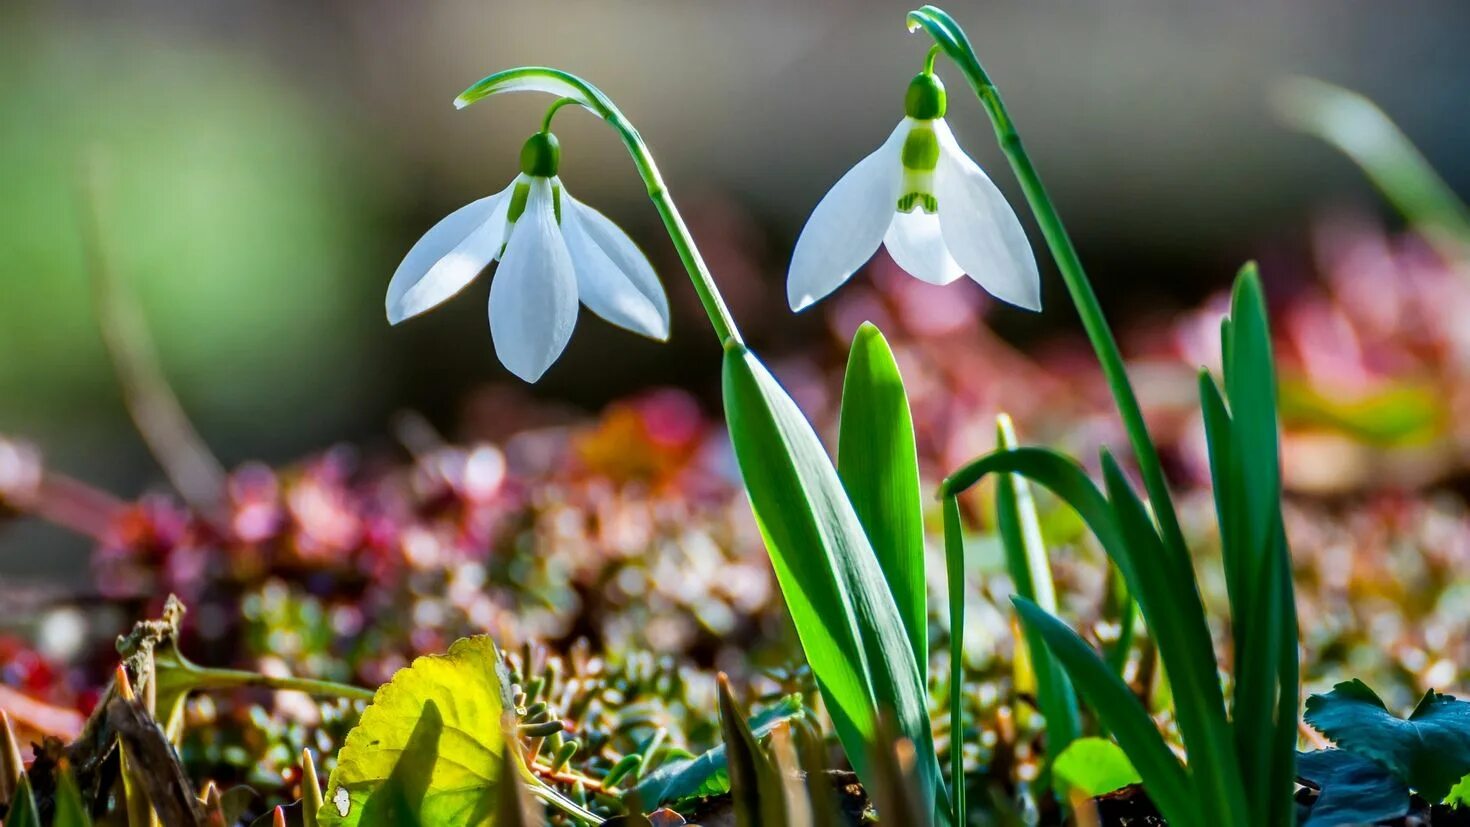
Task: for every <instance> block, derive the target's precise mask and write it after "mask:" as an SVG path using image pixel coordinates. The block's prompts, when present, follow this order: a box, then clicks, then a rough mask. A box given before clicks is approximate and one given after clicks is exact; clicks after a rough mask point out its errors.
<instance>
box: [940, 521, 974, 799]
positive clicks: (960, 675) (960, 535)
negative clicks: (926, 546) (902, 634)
mask: <svg viewBox="0 0 1470 827" xmlns="http://www.w3.org/2000/svg"><path fill="white" fill-rule="evenodd" d="M944 569H945V573H946V575H947V577H946V578H945V583H946V588H947V589H948V590H949V760H950V770H949V809H950V814H951V815H952V816H953V817H954V823H955V824H967V823H968V822H967V821H966V813H965V750H964V740H963V738H964V732H965V705H964V700H965V684H964V681H965V537H964V526H963V525H962V524H961V523H960V503H959V500H958V499H956V498H955V497H953V496H947V497H945V498H944Z"/></svg>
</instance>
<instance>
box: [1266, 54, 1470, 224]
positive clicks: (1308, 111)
mask: <svg viewBox="0 0 1470 827" xmlns="http://www.w3.org/2000/svg"><path fill="white" fill-rule="evenodd" d="M1273 101H1274V102H1275V104H1276V111H1277V116H1278V117H1279V118H1280V119H1281V120H1282V122H1283V123H1285V124H1286V125H1287V126H1291V127H1294V128H1296V129H1299V130H1301V131H1302V132H1305V133H1307V134H1309V135H1315V136H1317V137H1318V138H1321V139H1322V140H1324V141H1326V142H1327V143H1328V144H1330V145H1331V146H1333V147H1336V148H1337V149H1338V150H1339V151H1340V152H1342V153H1343V154H1344V155H1347V156H1348V157H1349V158H1351V159H1352V160H1353V162H1354V163H1356V164H1357V165H1358V166H1359V167H1361V168H1362V170H1363V172H1364V173H1366V174H1367V175H1368V178H1369V179H1370V180H1371V181H1372V182H1373V185H1374V186H1376V187H1377V188H1378V190H1379V192H1381V193H1383V195H1384V197H1385V198H1387V199H1388V200H1389V202H1390V203H1392V204H1393V205H1394V207H1395V208H1397V209H1398V211H1399V212H1400V213H1402V214H1403V216H1404V217H1405V218H1407V219H1408V220H1409V221H1410V222H1412V223H1414V224H1417V225H1420V226H1421V227H1422V228H1423V229H1427V230H1429V231H1430V232H1431V233H1432V234H1433V235H1435V236H1437V237H1447V238H1449V239H1455V240H1458V241H1459V242H1461V243H1470V209H1467V208H1466V206H1465V202H1463V201H1461V200H1460V198H1459V197H1458V196H1457V195H1455V191H1454V190H1453V189H1451V188H1450V186H1449V185H1448V184H1446V183H1445V181H1444V179H1443V178H1441V177H1440V176H1439V174H1438V173H1437V172H1435V171H1434V167H1432V166H1430V165H1429V162H1428V161H1427V160H1425V158H1424V156H1423V155H1422V154H1420V152H1419V150H1418V149H1416V148H1415V147H1414V144H1413V143H1412V142H1411V141H1410V140H1409V138H1408V136H1406V135H1405V134H1404V133H1403V131H1402V130H1400V129H1399V128H1398V126H1396V125H1395V124H1394V122H1393V121H1392V120H1390V119H1389V117H1388V115H1386V114H1384V112H1383V110H1382V109H1379V108H1378V106H1377V105H1375V104H1374V103H1373V102H1372V101H1371V100H1369V99H1367V98H1365V97H1363V96H1362V95H1360V94H1358V93H1356V92H1353V91H1350V90H1347V89H1344V88H1342V87H1340V86H1334V85H1333V84H1330V83H1324V82H1323V81H1320V80H1314V79H1312V78H1291V79H1290V80H1288V81H1286V82H1285V83H1283V84H1282V85H1281V87H1280V88H1279V89H1277V90H1276V94H1275V95H1274V96H1273Z"/></svg>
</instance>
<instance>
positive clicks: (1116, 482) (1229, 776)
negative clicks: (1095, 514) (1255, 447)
mask: <svg viewBox="0 0 1470 827" xmlns="http://www.w3.org/2000/svg"><path fill="white" fill-rule="evenodd" d="M1103 477H1104V479H1105V481H1106V484H1107V490H1108V498H1109V500H1110V501H1111V503H1112V505H1113V508H1114V509H1115V512H1116V514H1117V519H1118V524H1119V527H1120V529H1121V531H1122V533H1123V537H1124V540H1123V543H1124V546H1125V548H1126V549H1127V552H1126V554H1127V555H1129V556H1130V558H1131V563H1130V566H1129V567H1123V571H1124V574H1125V575H1126V574H1128V571H1129V568H1131V569H1132V571H1133V577H1132V578H1130V581H1129V584H1128V585H1129V588H1130V589H1131V590H1132V591H1133V593H1134V594H1135V595H1136V596H1137V599H1138V602H1139V606H1140V607H1141V608H1142V610H1143V617H1144V621H1145V622H1146V623H1147V624H1148V628H1149V631H1150V633H1151V634H1152V635H1153V636H1154V639H1155V640H1156V641H1157V642H1158V646H1159V657H1160V659H1161V660H1162V661H1163V663H1164V666H1165V668H1166V669H1167V670H1168V675H1169V681H1170V685H1171V687H1172V688H1173V693H1174V710H1175V714H1176V716H1177V718H1178V720H1179V731H1180V734H1181V735H1182V736H1183V737H1184V743H1185V745H1186V747H1187V748H1188V750H1189V761H1190V768H1191V773H1190V774H1191V777H1192V778H1193V779H1194V780H1195V781H1196V786H1197V790H1198V792H1199V794H1200V796H1201V797H1202V799H1203V800H1204V802H1205V804H1206V805H1207V806H1209V807H1211V809H1212V812H1214V813H1215V815H1216V821H1217V823H1219V824H1237V825H1239V824H1247V823H1250V822H1248V821H1247V820H1246V813H1245V811H1244V806H1245V800H1246V799H1245V792H1244V789H1243V787H1242V784H1241V779H1240V767H1239V764H1238V763H1237V761H1236V756H1235V746H1234V743H1233V742H1232V740H1231V735H1230V728H1229V725H1228V722H1227V720H1226V717H1225V696H1224V692H1223V690H1222V689H1221V688H1220V680H1219V671H1218V667H1217V666H1216V663H1215V650H1214V646H1213V643H1212V641H1211V639H1210V629H1209V624H1208V623H1207V622H1206V619H1205V610H1204V603H1203V602H1202V601H1201V600H1200V596H1199V587H1198V585H1197V584H1196V581H1195V577H1194V567H1193V566H1192V564H1191V563H1190V561H1189V558H1188V557H1183V556H1181V555H1178V554H1176V553H1174V551H1173V550H1172V549H1170V548H1168V547H1167V546H1166V545H1165V544H1164V541H1163V540H1162V539H1160V537H1159V535H1158V534H1156V533H1155V531H1154V526H1153V522H1152V521H1151V520H1150V519H1149V515H1148V510H1147V509H1146V508H1145V507H1144V505H1143V501H1142V500H1140V499H1139V498H1138V495H1137V493H1135V492H1134V490H1133V488H1132V486H1131V485H1129V484H1128V479H1127V478H1126V477H1125V476H1124V475H1123V470H1122V469H1121V468H1119V467H1118V463H1117V461H1116V460H1114V459H1113V457H1112V455H1111V454H1108V453H1107V452H1104V453H1103Z"/></svg>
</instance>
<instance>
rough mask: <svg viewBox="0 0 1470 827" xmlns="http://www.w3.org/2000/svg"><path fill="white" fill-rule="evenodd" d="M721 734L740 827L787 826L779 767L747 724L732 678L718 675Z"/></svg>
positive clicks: (736, 816)
mask: <svg viewBox="0 0 1470 827" xmlns="http://www.w3.org/2000/svg"><path fill="white" fill-rule="evenodd" d="M718 694H719V703H720V733H721V735H722V736H723V738H724V741H725V756H726V759H727V760H726V768H727V770H728V771H729V773H730V804H731V807H732V808H733V809H734V811H735V824H736V825H738V827H760V825H764V824H769V825H771V826H772V827H784V825H785V823H786V791H785V788H784V787H783V786H782V784H781V779H780V777H779V776H778V775H777V774H776V768H775V766H774V765H773V764H772V763H771V761H770V759H769V758H768V757H767V756H766V753H765V751H764V750H762V749H761V747H760V744H759V743H757V741H756V739H755V734H754V733H753V732H751V731H750V727H749V726H748V725H747V724H746V723H745V713H744V711H743V710H741V708H740V704H739V703H738V702H737V701H736V700H735V695H734V693H732V692H731V691H730V679H729V678H727V677H725V674H724V673H723V672H722V673H720V676H719V687H718Z"/></svg>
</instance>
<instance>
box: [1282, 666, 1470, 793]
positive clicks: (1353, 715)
mask: <svg viewBox="0 0 1470 827" xmlns="http://www.w3.org/2000/svg"><path fill="white" fill-rule="evenodd" d="M1306 720H1307V723H1309V724H1311V725H1312V726H1313V727H1315V728H1316V729H1317V731H1318V732H1321V733H1322V734H1323V735H1326V736H1327V737H1328V738H1330V739H1332V741H1333V742H1335V743H1336V744H1337V745H1338V746H1339V747H1341V748H1342V749H1345V750H1348V751H1350V752H1355V753H1357V754H1358V755H1361V756H1363V757H1365V758H1371V759H1373V760H1374V761H1377V762H1378V763H1380V764H1382V765H1383V766H1385V767H1387V768H1388V769H1389V770H1391V771H1393V772H1394V774H1396V775H1398V777H1400V778H1402V779H1403V780H1404V781H1406V782H1408V784H1409V786H1410V787H1412V788H1413V789H1414V790H1415V791H1416V792H1418V793H1419V794H1420V795H1422V796H1424V798H1425V799H1426V800H1428V801H1429V803H1431V804H1438V803H1439V802H1441V801H1443V800H1444V798H1445V796H1446V795H1448V794H1449V792H1450V789H1451V788H1452V787H1454V786H1455V784H1456V783H1457V782H1458V781H1459V780H1460V779H1461V778H1463V777H1464V776H1465V775H1466V774H1470V703H1467V702H1465V701H1461V700H1456V699H1455V698H1454V697H1453V696H1450V695H1441V694H1440V693H1438V692H1435V691H1434V690H1432V689H1431V690H1430V691H1428V692H1426V693H1425V694H1424V697H1423V698H1422V699H1420V701H1419V705H1418V706H1416V707H1414V711H1413V712H1412V713H1410V715H1409V717H1408V719H1407V720H1405V719H1403V718H1399V717H1397V716H1395V715H1394V714H1393V713H1391V712H1389V711H1388V709H1387V708H1385V707H1384V705H1383V701H1382V700H1380V699H1379V697H1378V696H1377V695H1376V694H1374V692H1373V690H1371V689H1369V688H1368V686H1367V685H1366V684H1364V683H1363V682H1362V681H1359V680H1351V681H1347V682H1346V683H1340V684H1338V685H1337V686H1335V687H1333V688H1332V691H1331V692H1328V693H1327V694H1326V695H1313V696H1312V697H1310V698H1308V699H1307V714H1306Z"/></svg>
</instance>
